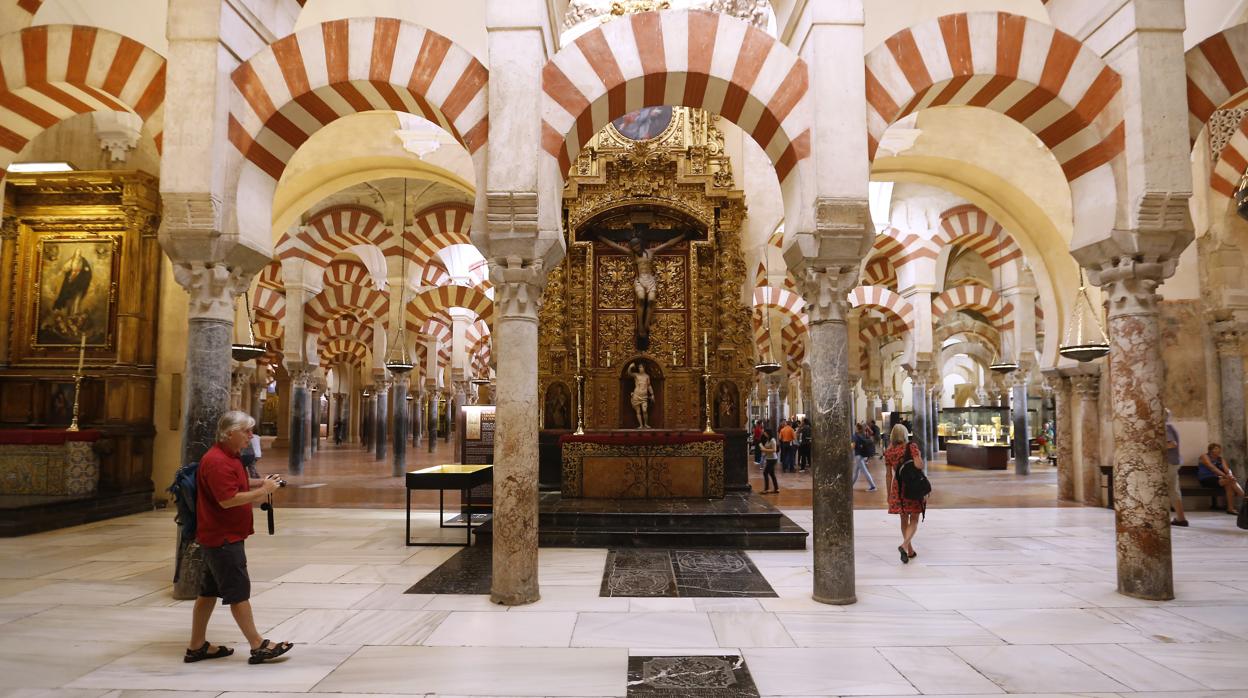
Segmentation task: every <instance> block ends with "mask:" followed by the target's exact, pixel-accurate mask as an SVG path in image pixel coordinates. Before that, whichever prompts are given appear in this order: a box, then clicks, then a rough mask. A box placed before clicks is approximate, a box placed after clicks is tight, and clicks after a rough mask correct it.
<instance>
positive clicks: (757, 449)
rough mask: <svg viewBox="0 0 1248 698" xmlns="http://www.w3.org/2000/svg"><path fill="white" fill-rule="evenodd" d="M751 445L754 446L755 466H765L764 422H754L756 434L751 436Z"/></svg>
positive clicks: (759, 420) (757, 420)
mask: <svg viewBox="0 0 1248 698" xmlns="http://www.w3.org/2000/svg"><path fill="white" fill-rule="evenodd" d="M750 443H751V444H752V445H753V446H754V465H762V464H763V449H762V445H763V420H761V419H756V420H754V432H753V433H752V434H750Z"/></svg>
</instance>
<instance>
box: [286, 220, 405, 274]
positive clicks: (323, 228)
mask: <svg viewBox="0 0 1248 698" xmlns="http://www.w3.org/2000/svg"><path fill="white" fill-rule="evenodd" d="M394 237H396V236H395V235H394V233H392V232H390V231H389V230H387V229H386V226H385V224H384V222H383V221H382V217H381V214H379V213H377V212H376V211H374V210H373V209H371V208H368V207H366V206H355V205H346V206H334V207H332V208H328V209H325V210H324V211H320V212H318V213H316V214H315V215H313V216H312V217H311V218H310V219H309V220H308V224H307V225H306V226H302V227H301V228H300V230H299V232H298V234H296V235H294V236H292V235H290V233H283V234H282V236H281V237H280V238H278V241H277V245H276V246H275V249H274V251H275V252H276V254H277V258H278V259H306V260H308V261H309V262H311V263H313V264H315V265H317V266H319V267H322V268H324V267H326V266H328V265H329V263H330V260H332V259H333V258H334V257H336V256H337V255H338V254H340V253H342V252H343V251H345V250H347V249H348V248H350V247H354V246H356V245H375V246H377V247H379V248H382V249H384V247H383V246H384V245H386V243H387V242H388V241H389V240H390V239H391V238H394Z"/></svg>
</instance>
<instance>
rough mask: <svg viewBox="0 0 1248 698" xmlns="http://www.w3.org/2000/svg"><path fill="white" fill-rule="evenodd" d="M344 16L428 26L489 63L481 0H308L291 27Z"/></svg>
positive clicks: (308, 25)
mask: <svg viewBox="0 0 1248 698" xmlns="http://www.w3.org/2000/svg"><path fill="white" fill-rule="evenodd" d="M347 17H394V18H395V19H403V20H407V21H409V22H413V23H415V24H419V25H420V26H422V27H426V28H428V29H432V30H433V31H436V32H438V33H439V34H441V35H443V36H445V37H446V38H448V39H450V40H451V41H453V42H455V43H456V44H458V45H460V46H461V47H463V48H464V50H466V51H468V52H469V53H471V54H472V55H474V56H476V57H477V60H479V61H481V62H482V63H484V64H486V65H489V61H488V58H487V56H488V51H487V48H486V44H487V40H486V31H485V0H454V1H447V0H443V1H440V2H434V1H433V0H416V1H413V0H308V3H307V4H306V5H305V6H304V8H303V12H301V13H299V20H298V21H297V22H296V23H295V31H298V30H300V29H303V28H304V27H310V26H313V25H316V24H320V23H321V22H328V21H330V20H335V19H345V18H347Z"/></svg>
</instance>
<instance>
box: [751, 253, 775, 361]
mask: <svg viewBox="0 0 1248 698" xmlns="http://www.w3.org/2000/svg"><path fill="white" fill-rule="evenodd" d="M767 257H768V254H767V243H766V242H764V243H763V284H764V285H763V288H764V289H766V293H767V297H766V298H764V299H763V300H764V303H763V326H764V327H766V328H767V345H766V346H765V347H764V348H763V351H765V352H766V356H760V357H759V362H758V363H756V364H754V370H755V371H758V372H759V373H761V374H763V375H768V374H772V373H775V372H776V371H779V370H780V364H779V363H777V362H776V361H775V359H773V358H771V307H770V303H769V302H767V301H770V300H771V267H770V265H769V264H768V260H767Z"/></svg>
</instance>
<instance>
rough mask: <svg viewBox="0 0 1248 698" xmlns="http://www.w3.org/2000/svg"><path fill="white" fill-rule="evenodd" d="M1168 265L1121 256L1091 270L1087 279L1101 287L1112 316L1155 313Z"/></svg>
mask: <svg viewBox="0 0 1248 698" xmlns="http://www.w3.org/2000/svg"><path fill="white" fill-rule="evenodd" d="M1168 267H1169V265H1167V264H1164V263H1161V262H1137V261H1135V260H1133V259H1130V258H1127V257H1120V258H1119V259H1117V260H1116V261H1115V262H1113V263H1112V264H1109V265H1106V266H1103V267H1101V268H1100V269H1092V270H1089V271H1088V279H1089V281H1091V282H1092V283H1093V284H1094V285H1096V286H1100V287H1101V291H1102V292H1103V293H1104V294H1105V297H1106V298H1107V299H1108V304H1109V317H1110V318H1114V317H1117V316H1123V315H1152V314H1155V313H1156V312H1157V301H1158V300H1159V298H1160V297H1159V296H1158V295H1157V287H1158V286H1159V285H1161V282H1162V281H1163V280H1164V279H1165V278H1166V277H1167V276H1169V274H1168V273H1167V271H1170V269H1168Z"/></svg>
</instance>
